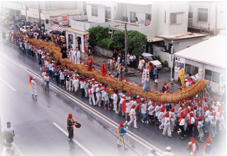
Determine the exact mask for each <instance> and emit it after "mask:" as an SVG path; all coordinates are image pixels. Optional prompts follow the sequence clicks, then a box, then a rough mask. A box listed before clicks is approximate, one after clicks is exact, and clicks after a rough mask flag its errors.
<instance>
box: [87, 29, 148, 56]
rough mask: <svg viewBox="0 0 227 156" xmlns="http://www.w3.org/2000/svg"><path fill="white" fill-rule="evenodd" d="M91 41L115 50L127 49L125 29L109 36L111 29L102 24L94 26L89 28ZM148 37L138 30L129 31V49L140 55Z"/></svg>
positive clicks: (93, 43)
mask: <svg viewBox="0 0 227 156" xmlns="http://www.w3.org/2000/svg"><path fill="white" fill-rule="evenodd" d="M88 31H89V42H90V44H91V45H92V46H94V45H98V46H99V47H102V48H105V49H109V50H113V49H117V50H118V51H119V50H121V51H122V52H124V51H125V31H115V32H114V34H113V36H112V38H111V39H110V38H109V34H108V32H109V29H108V28H103V27H100V26H97V27H92V28H90V29H89V30H88ZM146 44H147V37H146V35H144V34H141V33H140V32H138V31H134V30H129V31H127V51H128V52H130V53H133V54H135V55H136V56H139V55H140V54H142V53H143V52H144V51H145V48H146Z"/></svg>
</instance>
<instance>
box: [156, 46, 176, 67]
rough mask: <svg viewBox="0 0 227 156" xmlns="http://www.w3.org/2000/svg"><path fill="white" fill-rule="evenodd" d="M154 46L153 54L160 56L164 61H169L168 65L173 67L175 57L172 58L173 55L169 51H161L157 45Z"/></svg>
mask: <svg viewBox="0 0 227 156" xmlns="http://www.w3.org/2000/svg"><path fill="white" fill-rule="evenodd" d="M152 48H153V55H154V56H158V55H159V56H160V58H161V60H162V61H167V62H168V66H169V67H172V64H173V59H172V60H171V55H170V54H169V53H167V52H163V51H160V50H159V48H158V47H157V46H156V45H152Z"/></svg>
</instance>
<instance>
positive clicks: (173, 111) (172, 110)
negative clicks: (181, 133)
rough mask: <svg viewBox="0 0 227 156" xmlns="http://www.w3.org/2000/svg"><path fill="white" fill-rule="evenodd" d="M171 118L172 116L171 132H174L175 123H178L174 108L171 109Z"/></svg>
mask: <svg viewBox="0 0 227 156" xmlns="http://www.w3.org/2000/svg"><path fill="white" fill-rule="evenodd" d="M169 116H170V121H171V131H172V132H174V129H175V122H176V114H175V109H174V108H171V109H170V112H169Z"/></svg>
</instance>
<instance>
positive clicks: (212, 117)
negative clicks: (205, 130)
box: [208, 115, 217, 124]
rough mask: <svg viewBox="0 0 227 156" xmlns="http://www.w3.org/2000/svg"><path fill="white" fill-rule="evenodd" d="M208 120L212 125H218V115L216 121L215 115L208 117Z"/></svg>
mask: <svg viewBox="0 0 227 156" xmlns="http://www.w3.org/2000/svg"><path fill="white" fill-rule="evenodd" d="M208 118H209V120H210V124H216V122H217V115H216V117H215V119H216V120H214V116H213V115H210V116H208Z"/></svg>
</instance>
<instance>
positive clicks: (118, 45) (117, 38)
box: [108, 31, 125, 51]
mask: <svg viewBox="0 0 227 156" xmlns="http://www.w3.org/2000/svg"><path fill="white" fill-rule="evenodd" d="M108 47H109V49H111V50H113V49H117V50H121V51H123V50H124V48H125V34H124V32H122V31H115V32H114V34H113V37H112V38H111V40H110V42H109V45H108Z"/></svg>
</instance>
